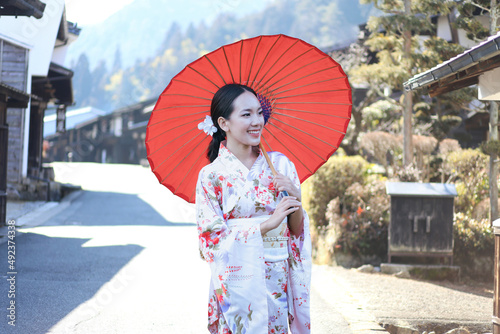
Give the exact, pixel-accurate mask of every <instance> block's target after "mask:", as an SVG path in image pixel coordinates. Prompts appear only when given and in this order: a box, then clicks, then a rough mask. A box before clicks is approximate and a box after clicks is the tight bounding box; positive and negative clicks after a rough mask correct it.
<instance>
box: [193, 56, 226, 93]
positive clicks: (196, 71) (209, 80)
mask: <svg viewBox="0 0 500 334" xmlns="http://www.w3.org/2000/svg"><path fill="white" fill-rule="evenodd" d="M203 57H204V58H206V59H207V60H208V61H209V62H210V60H209V59H208V58H207V56H203ZM210 63H211V62H210ZM212 66H213V65H212ZM186 67H188V68H190V69H192V70H193V71H195V72H196V73H198V74H199V75H201V76H202V77H203V78H204V79H205V80H207V81H209V82H210V83H212V85H214V86H215V87H217V89H219V86H217V85H216V84H215V83H214V82H213V81H212V80H210V79H209V78H207V77H206V76H205V75H204V74H202V73H201V72H199V71H197V70H195V69H194V68H193V67H192V66H191V65H188V66H186Z"/></svg>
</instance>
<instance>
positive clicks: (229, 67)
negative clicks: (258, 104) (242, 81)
mask: <svg viewBox="0 0 500 334" xmlns="http://www.w3.org/2000/svg"><path fill="white" fill-rule="evenodd" d="M222 52H223V53H224V58H226V64H227V68H228V69H229V73H230V74H231V79H233V82H236V80H234V76H233V71H231V66H229V60H228V59H227V54H226V49H225V48H222Z"/></svg>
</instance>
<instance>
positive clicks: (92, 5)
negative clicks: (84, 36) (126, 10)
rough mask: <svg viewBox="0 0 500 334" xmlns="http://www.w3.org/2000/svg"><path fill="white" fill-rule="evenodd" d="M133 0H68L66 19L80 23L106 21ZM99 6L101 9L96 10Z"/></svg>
mask: <svg viewBox="0 0 500 334" xmlns="http://www.w3.org/2000/svg"><path fill="white" fill-rule="evenodd" d="M132 1H133V0H66V19H67V20H68V21H70V22H77V23H78V25H81V26H84V25H91V24H96V23H99V22H102V21H104V20H105V19H106V18H108V17H109V16H110V15H112V14H114V13H115V12H117V11H118V10H120V9H121V8H123V7H124V6H126V5H128V4H129V3H131V2H132ZM96 8H99V10H96Z"/></svg>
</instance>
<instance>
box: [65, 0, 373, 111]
mask: <svg viewBox="0 0 500 334" xmlns="http://www.w3.org/2000/svg"><path fill="white" fill-rule="evenodd" d="M161 2H168V3H170V1H168V0H141V1H138V0H136V1H135V2H133V3H132V4H131V5H129V6H127V7H124V9H122V11H123V12H118V13H117V14H119V15H115V16H113V17H111V18H110V19H109V20H107V21H106V22H104V23H103V24H102V25H101V26H100V27H98V26H95V27H93V28H92V29H91V31H89V32H88V35H87V37H86V38H85V40H84V41H83V42H82V45H79V44H78V43H79V42H80V41H77V42H75V43H74V46H73V45H72V46H71V47H72V49H71V50H70V52H71V53H70V55H71V54H72V55H73V61H72V64H71V68H72V69H73V70H74V71H75V75H74V79H73V85H74V90H75V99H76V102H77V106H76V107H83V106H89V105H91V106H94V107H97V108H101V109H105V110H113V109H116V108H119V107H122V106H125V105H128V104H132V103H136V102H138V101H141V100H145V99H148V98H151V97H156V96H158V95H159V94H160V93H161V91H162V90H163V89H164V88H165V87H166V85H167V84H168V82H169V81H170V79H171V78H172V77H173V76H174V75H175V74H176V73H178V72H179V71H180V70H182V68H184V66H186V65H187V64H188V63H190V62H191V61H193V60H195V59H197V58H198V57H199V56H201V55H202V54H204V53H206V52H209V51H212V50H214V49H216V48H218V47H220V46H221V45H224V44H227V43H231V42H234V41H236V40H239V39H242V38H248V37H253V36H257V35H262V34H266V35H267V34H286V35H290V36H294V37H298V38H301V39H303V40H305V41H306V42H309V43H312V44H314V45H316V46H318V47H320V48H327V47H331V46H333V45H336V44H342V43H345V42H346V41H350V40H353V39H354V38H355V37H356V34H357V28H358V25H359V24H360V23H363V22H366V20H367V19H368V16H369V15H370V8H371V7H369V6H366V5H360V4H359V3H358V1H357V0H255V1H254V3H255V4H258V3H260V4H261V6H262V8H263V9H261V10H257V11H255V10H254V11H252V10H250V9H248V8H247V9H246V10H247V12H248V13H249V14H246V15H243V16H241V15H236V14H235V12H234V11H229V10H230V9H235V8H236V9H235V10H237V6H239V4H241V3H243V1H241V0H240V1H238V0H221V1H219V2H220V4H225V5H226V7H227V11H222V12H220V13H219V14H218V15H217V16H216V17H214V18H213V19H211V20H210V18H207V17H206V16H203V15H200V8H197V9H196V10H191V11H188V12H186V11H184V12H182V11H179V9H178V8H177V7H175V6H173V7H169V8H171V9H172V12H170V13H167V12H165V13H162V15H163V16H164V19H161V15H158V12H159V10H158V7H155V3H156V4H158V3H161ZM216 2H217V1H216ZM244 2H245V3H246V2H247V1H244ZM250 2H252V1H250ZM176 3H182V6H185V7H184V8H193V7H192V6H194V5H196V3H198V4H199V3H200V0H184V1H182V2H176ZM206 3H212V1H206ZM139 4H140V5H139ZM211 6H214V5H213V4H212V5H211ZM203 8H204V7H201V12H203ZM221 9H225V8H221ZM176 13H184V14H182V15H181V14H176ZM186 13H187V14H186ZM183 15H184V16H183ZM196 19H198V20H196ZM188 20H191V23H189V24H187V22H188ZM165 22H172V23H171V24H170V26H169V27H168V29H167V30H166V32H165V29H160V27H164V26H165ZM207 22H210V23H207ZM159 31H163V33H162V34H163V36H158V33H159ZM89 34H90V35H91V36H89ZM89 40H90V41H91V42H89ZM116 42H119V43H116ZM75 50H81V53H80V54H79V55H78V56H77V57H76V56H75V52H76V51H75ZM75 59H76V60H75Z"/></svg>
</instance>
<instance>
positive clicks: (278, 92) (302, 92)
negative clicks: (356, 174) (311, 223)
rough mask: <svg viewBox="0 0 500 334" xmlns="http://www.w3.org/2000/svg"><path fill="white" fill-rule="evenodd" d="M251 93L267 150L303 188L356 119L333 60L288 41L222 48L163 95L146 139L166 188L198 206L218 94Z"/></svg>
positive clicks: (269, 39)
mask: <svg viewBox="0 0 500 334" xmlns="http://www.w3.org/2000/svg"><path fill="white" fill-rule="evenodd" d="M228 83H241V84H244V85H247V86H249V87H251V88H253V89H254V90H255V91H256V92H257V94H258V98H259V100H260V102H261V105H262V107H263V110H264V114H265V120H266V125H265V126H264V130H263V132H262V144H263V146H264V147H265V149H266V150H268V151H279V152H281V153H283V154H285V155H286V156H287V157H288V158H289V159H290V160H292V162H293V163H294V164H295V167H296V168H297V172H298V174H299V177H300V180H301V182H303V181H304V180H305V179H307V178H308V177H309V176H311V175H312V174H313V173H314V172H315V171H316V170H317V169H318V168H319V167H320V166H321V165H322V164H323V163H325V162H326V161H327V160H328V158H329V157H330V156H331V155H332V154H333V153H334V152H335V150H337V148H338V147H339V145H340V143H341V141H342V139H343V138H344V135H345V131H346V129H347V125H348V124H349V120H350V119H351V107H352V97H351V87H350V86H349V82H348V80H347V76H346V74H345V73H344V71H343V70H342V68H341V67H340V65H339V64H338V63H337V62H335V61H334V60H333V59H332V58H331V57H329V56H328V55H326V54H325V53H323V52H322V51H320V50H319V49H318V48H316V47H314V46H312V45H310V44H308V43H306V42H304V41H302V40H300V39H297V38H292V37H288V36H285V35H273V36H259V37H254V38H250V39H245V40H241V41H239V42H236V43H233V44H229V45H225V46H223V47H221V48H219V49H217V50H215V51H213V52H211V53H209V54H207V55H205V56H203V57H201V58H199V59H197V60H196V61H194V62H192V63H191V64H189V65H188V66H186V68H184V70H182V72H180V73H179V74H177V75H176V76H175V77H174V78H173V79H172V80H171V82H170V83H169V85H168V86H167V88H165V90H164V91H163V93H162V94H161V95H160V97H159V99H158V101H157V103H156V105H155V108H154V110H153V112H152V114H151V117H150V119H149V123H148V127H147V131H146V149H147V153H148V160H149V163H150V166H151V169H152V170H153V172H154V174H155V175H156V177H157V178H158V180H159V181H160V183H161V184H163V185H165V186H166V187H167V188H168V189H170V190H171V191H172V192H173V193H174V194H176V195H178V196H180V197H182V198H183V199H185V200H187V201H188V202H191V203H194V199H195V188H196V181H197V178H198V173H199V171H200V169H201V168H202V167H204V166H205V165H207V164H208V163H209V160H208V158H207V149H208V144H209V143H210V141H211V140H212V137H211V136H208V135H207V134H205V132H203V131H201V130H199V129H198V124H199V123H201V122H202V121H203V120H204V119H205V116H206V115H209V114H210V103H211V101H212V97H213V96H214V94H215V92H217V90H218V89H219V88H220V87H222V86H224V85H225V84H228Z"/></svg>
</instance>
